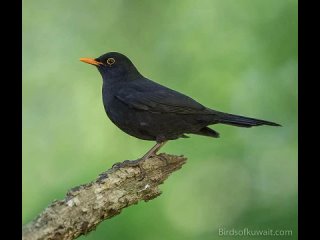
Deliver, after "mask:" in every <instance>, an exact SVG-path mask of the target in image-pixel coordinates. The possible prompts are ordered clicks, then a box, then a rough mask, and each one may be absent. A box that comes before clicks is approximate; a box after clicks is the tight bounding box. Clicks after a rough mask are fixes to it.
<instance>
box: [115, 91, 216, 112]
mask: <svg viewBox="0 0 320 240" xmlns="http://www.w3.org/2000/svg"><path fill="white" fill-rule="evenodd" d="M116 98H117V99H119V100H120V101H121V102H123V103H125V104H127V105H128V106H129V107H132V108H135V109H138V110H144V111H149V112H157V113H177V114H208V113H209V112H210V110H209V109H207V108H206V107H204V106H203V105H201V104H200V103H198V102H196V101H195V100H193V99H192V98H190V97H188V96H186V95H183V94H181V93H179V92H176V91H174V90H171V89H169V88H165V87H162V86H161V88H158V87H157V88H153V89H150V88H148V89H147V91H144V89H141V88H140V89H136V88H130V89H128V88H125V89H122V90H120V91H118V93H117V94H116Z"/></svg>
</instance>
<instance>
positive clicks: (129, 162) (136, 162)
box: [112, 141, 167, 180]
mask: <svg viewBox="0 0 320 240" xmlns="http://www.w3.org/2000/svg"><path fill="white" fill-rule="evenodd" d="M166 142H167V141H163V142H157V144H156V145H154V146H153V147H152V148H151V149H150V150H149V151H148V152H147V153H146V154H145V155H144V156H143V157H142V158H139V159H137V160H125V161H124V162H122V163H116V164H114V165H113V166H112V167H135V166H138V167H139V168H140V172H141V175H142V178H141V179H139V180H142V179H143V178H144V177H145V170H144V169H143V167H142V166H141V165H140V162H141V161H142V160H146V159H148V158H149V157H151V156H154V155H156V153H157V152H158V151H159V150H160V148H161V147H162V146H163V145H164V144H165V143H166Z"/></svg>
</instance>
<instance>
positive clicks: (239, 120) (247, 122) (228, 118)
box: [218, 112, 281, 128]
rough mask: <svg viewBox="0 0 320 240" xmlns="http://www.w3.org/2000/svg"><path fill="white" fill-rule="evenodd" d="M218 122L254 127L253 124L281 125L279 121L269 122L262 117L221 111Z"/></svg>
mask: <svg viewBox="0 0 320 240" xmlns="http://www.w3.org/2000/svg"><path fill="white" fill-rule="evenodd" d="M218 122H219V123H223V124H228V125H233V126H237V127H248V128H249V127H253V126H261V125H269V126H281V125H280V124H278V123H274V122H269V121H265V120H261V119H255V118H249V117H243V116H238V115H234V114H229V113H222V112H219V114H218Z"/></svg>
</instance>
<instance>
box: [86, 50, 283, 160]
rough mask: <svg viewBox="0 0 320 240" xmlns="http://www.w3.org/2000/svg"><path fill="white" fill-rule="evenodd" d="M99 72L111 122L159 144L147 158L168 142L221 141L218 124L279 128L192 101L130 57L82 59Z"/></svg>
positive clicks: (136, 135)
mask: <svg viewBox="0 0 320 240" xmlns="http://www.w3.org/2000/svg"><path fill="white" fill-rule="evenodd" d="M80 61H82V62H85V63H89V64H92V65H94V66H96V67H97V69H98V70H99V72H100V74H101V76H102V79H103V85H102V99H103V105H104V109H105V111H106V113H107V115H108V117H109V118H110V120H111V121H112V122H113V123H114V124H115V125H116V126H118V127H119V128H120V129H121V130H122V131H124V132H126V133H127V134H129V135H131V136H134V137H136V138H139V139H143V140H151V141H156V145H155V146H153V147H152V148H151V149H150V150H149V151H148V152H147V153H146V154H145V155H144V156H143V159H146V158H148V157H150V156H152V155H155V154H156V153H157V151H159V149H160V148H161V147H162V146H163V145H164V144H165V143H166V142H167V141H168V140H175V139H178V138H187V137H188V136H186V135H185V134H197V135H202V136H207V137H213V138H218V137H219V133H218V132H216V131H215V130H213V129H211V128H209V127H208V125H213V124H217V123H222V124H227V125H232V126H236V127H246V128H249V127H253V126H261V125H269V126H280V125H279V124H277V123H274V122H269V121H265V120H260V119H255V118H249V117H243V116H238V115H234V114H229V113H224V112H219V111H216V110H213V109H210V108H207V107H205V106H203V105H202V104H200V103H198V102H197V101H195V100H193V99H192V98H190V97H188V96H186V95H184V94H182V93H179V92H177V91H175V90H172V89H170V88H167V87H165V86H162V85H160V84H158V83H156V82H153V81H151V80H150V79H148V78H145V77H144V76H142V74H140V73H139V71H138V70H137V68H136V67H135V66H134V65H133V63H132V62H131V61H130V59H129V58H128V57H126V56H125V55H123V54H121V53H118V52H109V53H106V54H104V55H102V56H100V57H98V58H95V59H92V58H81V59H80Z"/></svg>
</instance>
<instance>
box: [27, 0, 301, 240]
mask: <svg viewBox="0 0 320 240" xmlns="http://www.w3.org/2000/svg"><path fill="white" fill-rule="evenodd" d="M108 51H119V52H121V53H124V54H126V55H127V56H129V57H130V58H131V60H132V61H133V62H134V63H135V65H136V66H137V68H138V69H139V70H140V72H141V73H143V74H144V75H145V76H147V77H149V78H151V79H153V80H155V81H157V82H159V83H161V84H164V85H166V86H168V87H171V88H173V89H176V90H179V91H181V92H183V93H185V94H187V95H190V96H192V97H193V98H194V99H196V100H198V101H200V102H201V103H203V104H204V105H207V106H209V107H212V108H214V109H217V110H222V111H226V112H231V113H236V114H242V115H247V116H252V117H258V118H262V119H266V120H271V121H275V122H278V123H281V124H282V125H283V127H282V128H272V127H261V128H253V129H244V128H235V127H230V126H222V125H221V126H220V125H219V126H215V127H214V129H216V130H217V131H218V132H220V133H221V138H220V139H211V138H205V137H201V136H192V137H191V138H189V139H181V140H177V141H172V142H170V143H169V144H167V145H166V146H165V147H164V148H163V149H162V151H163V152H167V153H171V154H177V155H179V154H184V155H186V156H187V157H188V159H189V160H188V162H187V164H186V165H185V166H184V167H183V168H182V169H181V170H180V171H178V172H176V173H175V174H174V175H172V176H171V177H170V178H169V179H168V180H167V182H166V183H165V184H164V185H163V186H162V187H161V189H162V190H163V194H162V195H161V196H160V197H158V198H157V199H155V200H153V201H150V202H148V203H144V202H143V203H139V204H138V205H136V206H132V207H130V208H128V209H125V210H124V211H123V212H122V213H121V214H120V215H119V216H117V217H115V218H112V219H110V220H108V221H105V222H103V223H102V224H101V225H99V226H98V228H97V230H96V231H94V232H92V233H90V234H89V235H88V236H86V237H81V238H80V239H87V240H94V239H133V240H134V239H139V240H141V239H159V240H160V239H169V240H170V239H174V240H180V239H181V240H188V239H202V240H205V239H217V238H218V237H219V234H218V232H219V228H223V229H225V230H228V229H229V230H230V229H233V228H234V229H243V228H249V229H260V230H262V229H274V230H276V229H289V230H292V231H293V236H291V237H286V238H283V239H296V238H297V1H296V0H281V1H279V0H268V1H256V0H242V1H238V0H223V1H222V0H215V1H214V0H201V1H191V0H184V1H181V0H171V1H149V0H139V1H133V0H119V1H102V0H99V1H98V0H90V1H87V0H69V1H65V0H55V1H42V0H33V1H23V223H27V222H28V221H30V220H32V219H33V218H34V217H35V216H36V215H37V214H38V213H39V212H40V211H41V210H42V209H44V208H45V207H46V206H47V205H48V204H49V203H50V202H51V201H53V200H54V199H61V198H63V196H64V194H65V193H66V191H67V190H68V189H69V188H71V187H73V186H76V185H79V184H82V183H85V182H88V181H90V180H92V179H94V178H95V177H96V176H97V175H98V174H99V173H101V172H102V171H104V170H106V169H108V168H109V167H111V166H112V164H113V163H115V162H119V161H122V160H125V159H136V158H138V157H139V156H142V155H143V154H144V153H145V152H146V151H147V150H148V149H149V148H150V147H151V146H152V145H153V144H154V143H153V142H148V141H142V140H138V139H135V138H133V137H130V136H128V135H126V134H124V133H123V132H121V131H120V130H119V129H117V128H116V127H115V126H114V125H113V124H112V123H111V121H110V120H109V119H108V118H107V117H106V115H105V113H104V109H103V105H102V99H101V83H102V81H101V77H100V75H99V73H98V71H97V70H96V69H95V68H94V67H92V66H89V65H86V64H83V63H81V62H80V61H79V58H80V57H98V56H99V55H101V54H103V53H106V52H108ZM233 238H234V237H232V236H231V237H226V236H225V237H223V239H233ZM262 238H263V237H248V239H262ZM266 238H268V239H270V237H266ZM242 239H246V237H242Z"/></svg>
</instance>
